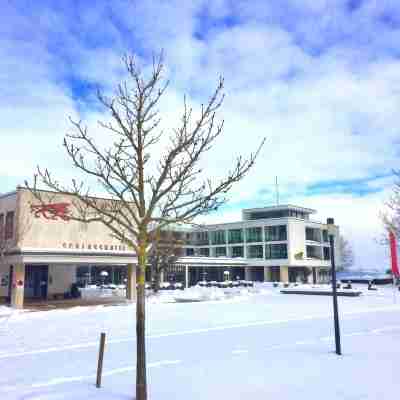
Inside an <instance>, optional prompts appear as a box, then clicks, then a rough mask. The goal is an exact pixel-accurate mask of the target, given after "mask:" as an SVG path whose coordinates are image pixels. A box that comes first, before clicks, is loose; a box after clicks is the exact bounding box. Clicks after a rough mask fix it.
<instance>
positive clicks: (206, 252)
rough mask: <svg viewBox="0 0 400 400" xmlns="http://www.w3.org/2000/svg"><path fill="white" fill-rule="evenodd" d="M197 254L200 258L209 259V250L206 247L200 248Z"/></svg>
mask: <svg viewBox="0 0 400 400" xmlns="http://www.w3.org/2000/svg"><path fill="white" fill-rule="evenodd" d="M199 254H200V255H201V256H205V257H210V249H209V248H208V247H201V248H200V249H199Z"/></svg>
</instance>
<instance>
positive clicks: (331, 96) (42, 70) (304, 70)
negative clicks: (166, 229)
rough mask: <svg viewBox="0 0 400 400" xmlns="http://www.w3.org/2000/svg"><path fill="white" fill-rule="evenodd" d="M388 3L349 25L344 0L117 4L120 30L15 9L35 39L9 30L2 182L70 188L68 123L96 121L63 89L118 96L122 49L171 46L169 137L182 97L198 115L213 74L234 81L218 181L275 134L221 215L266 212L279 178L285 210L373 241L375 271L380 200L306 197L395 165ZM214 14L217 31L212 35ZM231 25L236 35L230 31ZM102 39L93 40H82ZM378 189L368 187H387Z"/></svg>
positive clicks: (105, 21) (215, 169)
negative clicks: (49, 176) (53, 177)
mask: <svg viewBox="0 0 400 400" xmlns="http://www.w3.org/2000/svg"><path fill="white" fill-rule="evenodd" d="M374 3H375V6H373V4H374ZM381 3H385V4H384V5H377V3H376V2H363V5H362V7H361V8H360V9H358V10H357V11H356V12H354V13H353V14H352V15H351V16H350V15H348V14H346V12H345V2H344V1H342V0H340V1H336V2H331V1H323V0H321V1H307V2H305V1H299V0H293V1H288V2H279V5H277V2H265V1H260V2H246V1H237V2H229V1H223V0H220V1H215V2H212V3H209V2H205V1H200V0H198V1H194V2H178V1H173V2H164V1H161V0H160V1H152V2H146V1H145V2H135V3H130V2H129V3H128V2H126V3H125V2H116V3H115V4H114V11H115V12H116V16H117V17H118V18H115V19H111V18H109V14H108V11H107V10H108V8H107V7H105V6H104V7H103V6H99V7H98V8H96V9H92V8H84V9H83V10H81V12H80V18H79V24H78V26H79V29H77V28H76V27H73V26H72V25H71V24H70V21H69V20H68V17H64V16H62V15H61V14H60V12H59V11H55V10H52V11H48V10H47V11H46V12H45V10H41V11H43V13H42V14H41V15H42V20H41V21H42V22H41V24H40V25H39V26H37V29H36V25H35V23H34V22H33V21H32V20H31V19H30V18H29V16H28V15H26V14H24V15H22V12H21V10H19V12H9V13H8V17H9V20H10V22H11V21H12V22H13V23H14V25H15V26H16V27H20V29H21V30H23V32H32V36H31V37H29V38H26V37H24V40H19V39H18V32H17V29H16V28H15V27H14V28H13V27H12V26H11V24H10V26H8V27H7V26H5V27H4V26H3V27H2V28H1V29H2V32H3V33H4V34H3V38H2V39H1V44H0V57H1V59H2V60H3V63H2V65H1V66H0V90H1V97H0V113H1V118H2V126H1V128H0V135H1V138H2V160H3V163H2V164H1V165H0V176H3V177H14V178H15V180H19V181H22V180H24V179H25V178H26V177H29V176H30V175H31V173H32V171H33V169H34V167H35V165H36V164H37V163H41V164H42V163H45V164H47V165H50V166H51V167H52V169H54V170H56V171H58V172H59V173H60V174H61V176H62V177H68V176H69V175H70V169H69V168H68V165H69V164H68V160H67V159H66V157H65V156H64V151H63V149H62V148H61V146H60V143H61V141H62V138H63V136H64V134H65V132H66V131H67V130H68V128H69V126H70V125H69V123H68V121H67V118H66V117H67V116H68V115H72V116H78V112H82V114H81V115H82V116H83V117H84V118H85V120H87V121H88V123H89V124H90V125H91V126H94V125H95V121H96V120H97V119H98V118H99V117H100V115H99V110H98V109H93V104H92V103H89V104H85V103H84V101H85V99H80V100H77V99H76V97H74V96H76V93H73V91H72V89H71V87H69V84H70V82H69V80H68V79H67V78H69V77H70V75H71V76H73V77H74V79H84V80H88V81H89V82H90V83H94V84H96V83H98V84H101V85H102V86H103V87H105V88H106V90H110V88H111V87H112V86H113V85H114V84H115V83H116V82H118V81H119V79H120V78H121V76H122V71H121V68H120V64H119V60H120V56H121V54H122V53H123V52H124V51H126V50H132V49H133V50H134V51H135V50H136V51H137V52H138V53H139V54H140V57H143V58H145V56H146V55H147V54H149V53H151V52H152V51H158V50H159V49H161V48H164V49H165V53H166V62H167V66H168V73H169V77H170V78H171V80H172V82H171V87H170V91H169V93H168V96H167V97H166V98H165V101H164V102H163V104H162V111H163V121H164V123H165V126H166V127H167V128H171V127H173V126H175V125H176V119H177V116H178V115H179V112H180V110H181V109H182V108H181V107H182V99H183V93H184V91H186V92H187V93H188V94H189V98H190V100H191V101H192V102H193V104H194V106H195V107H197V106H198V105H199V104H200V103H201V102H203V101H205V100H206V98H207V96H208V95H210V94H211V92H212V90H213V89H214V88H215V85H216V82H217V78H218V75H219V74H220V73H222V74H223V75H224V76H225V78H226V94H227V97H226V101H225V103H224V105H223V108H222V109H221V113H220V117H221V118H224V119H225V132H224V134H223V136H221V137H220V138H219V139H218V140H217V143H216V147H215V148H214V149H212V150H211V151H210V152H209V154H208V155H207V157H206V158H205V159H204V160H203V164H204V166H205V167H206V169H207V171H208V174H209V175H210V176H213V177H215V178H218V177H220V176H221V175H223V174H224V172H225V171H226V170H227V169H228V168H229V167H230V166H231V165H232V161H233V160H234V158H235V156H237V155H238V154H249V153H250V152H251V151H254V150H255V149H256V147H257V145H258V143H260V141H261V139H262V137H264V136H266V137H267V143H266V145H265V147H264V149H263V150H262V153H261V154H260V157H259V160H258V161H257V163H256V166H255V168H254V169H253V170H252V171H251V172H250V173H249V175H248V177H247V178H246V179H245V180H244V181H243V182H241V183H240V184H239V185H237V187H235V188H234V190H233V191H232V193H231V194H230V199H231V209H233V208H235V207H236V210H233V211H230V214H227V213H224V215H225V216H227V218H228V217H229V218H234V219H237V218H236V217H237V216H239V217H240V210H239V209H238V207H239V206H240V205H241V204H243V203H246V206H251V204H252V203H254V204H255V203H257V206H260V204H259V203H260V202H262V201H265V202H269V201H271V200H272V195H271V189H273V181H274V177H275V176H278V177H279V181H280V183H281V188H282V195H283V196H285V198H287V199H288V200H290V203H292V202H300V203H301V205H304V206H310V207H315V208H317V209H318V210H320V212H321V215H325V214H326V215H333V216H334V217H336V219H337V220H338V223H339V224H340V225H342V226H343V231H344V232H345V233H346V234H349V235H350V236H351V238H352V241H353V242H354V246H355V248H356V253H359V254H360V253H363V246H364V245H363V243H366V242H368V243H371V247H370V249H373V248H374V249H376V250H373V251H374V252H376V253H374V255H370V256H368V257H366V256H360V257H361V258H360V260H362V261H360V264H364V263H365V264H368V266H372V264H376V263H379V259H380V257H381V256H380V255H379V254H381V253H380V250H379V247H377V246H375V247H374V245H373V244H372V239H373V237H374V236H375V234H376V232H378V231H379V229H380V228H379V226H380V222H379V219H377V217H376V215H375V214H376V213H375V211H374V210H376V209H378V208H379V206H380V204H381V203H382V202H383V198H384V197H385V195H386V193H385V192H381V193H378V194H369V195H366V196H363V197H360V196H358V195H357V194H354V195H342V194H340V195H337V194H332V195H328V194H325V195H324V196H322V195H319V196H318V195H315V194H313V195H309V196H307V197H301V196H302V195H303V194H304V193H307V190H306V189H307V187H308V186H309V185H311V184H315V183H319V182H324V181H325V182H326V181H328V182H329V181H332V180H341V181H346V180H351V179H362V178H368V177H371V176H372V177H373V176H380V175H384V174H387V173H388V172H390V170H391V169H392V168H395V167H397V165H396V163H397V162H398V161H397V159H398V150H397V146H398V138H397V137H398V128H397V126H398V121H397V114H398V112H397V110H398V105H399V93H400V62H399V61H398V60H397V59H396V58H395V57H392V55H391V53H390V52H387V51H388V49H394V48H395V47H394V44H396V43H397V42H398V39H399V38H400V34H399V32H398V31H396V30H395V29H391V30H388V29H384V28H383V27H382V22H379V21H378V17H380V16H382V15H383V13H384V10H383V9H384V7H385V6H387V7H389V8H387V7H386V9H392V6H393V4H394V3H393V4H389V3H391V2H381ZM207 12H208V13H209V15H208V18H211V21H207V24H205V22H204V20H202V18H203V17H202V15H203V14H207ZM231 17H235V18H236V19H235V21H236V22H235V24H232V23H227V22H226V20H224V18H225V19H226V18H231ZM213 18H215V19H213ZM115 21H117V22H115ZM218 21H219V22H221V21H222V22H223V24H221V23H220V24H218V23H217V22H218ZM120 24H124V27H123V29H121V25H120ZM203 25H206V26H203ZM289 28H290V29H289ZM202 29H203V31H202ZM79 30H82V31H83V32H79ZM96 30H97V31H98V42H96V41H87V42H86V41H85V39H87V38H86V35H87V36H90V35H93V32H95V31H96ZM195 32H196V33H197V35H195ZM198 33H201V35H199V34H198ZM25 36H26V35H25ZM364 40H369V41H370V43H371V44H369V43H368V46H367V45H366V44H365V43H364V42H363V41H364ZM382 41H383V42H382ZM310 48H311V50H312V51H310ZM383 52H385V53H384V54H383ZM378 55H379V56H378ZM11 83H12V84H11ZM73 95H74V96H73ZM95 129H97V128H95ZM155 153H156V152H154V154H155ZM21 160H22V161H21ZM382 179H383V180H382V181H381V182H378V180H375V181H373V182H372V183H371V184H370V185H373V186H374V188H377V189H383V188H385V187H386V185H387V182H386V181H385V180H386V179H387V178H382ZM9 189H12V188H1V191H6V190H9ZM265 205H267V204H265ZM374 213H375V214H374ZM366 215H368V218H366V217H365V216H366ZM212 218H214V217H212ZM215 218H216V217H215ZM223 218H225V217H223ZM216 219H217V218H216ZM370 240H371V242H370ZM371 251H372V250H371ZM367 259H370V260H374V261H368V262H367Z"/></svg>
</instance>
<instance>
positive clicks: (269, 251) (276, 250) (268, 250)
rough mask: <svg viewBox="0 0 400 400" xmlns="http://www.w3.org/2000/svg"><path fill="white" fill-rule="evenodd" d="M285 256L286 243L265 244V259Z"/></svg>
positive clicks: (283, 257)
mask: <svg viewBox="0 0 400 400" xmlns="http://www.w3.org/2000/svg"><path fill="white" fill-rule="evenodd" d="M287 257H288V256H287V244H286V243H279V244H267V245H266V246H265V259H266V260H279V259H286V258H287Z"/></svg>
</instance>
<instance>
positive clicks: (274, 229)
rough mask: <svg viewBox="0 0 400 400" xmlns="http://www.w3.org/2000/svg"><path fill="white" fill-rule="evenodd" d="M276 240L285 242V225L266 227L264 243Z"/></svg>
mask: <svg viewBox="0 0 400 400" xmlns="http://www.w3.org/2000/svg"><path fill="white" fill-rule="evenodd" d="M277 240H287V230H286V225H276V226H266V227H265V241H266V242H273V241H277Z"/></svg>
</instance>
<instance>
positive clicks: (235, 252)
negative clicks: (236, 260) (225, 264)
mask: <svg viewBox="0 0 400 400" xmlns="http://www.w3.org/2000/svg"><path fill="white" fill-rule="evenodd" d="M232 257H244V251H243V246H233V247H232Z"/></svg>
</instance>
